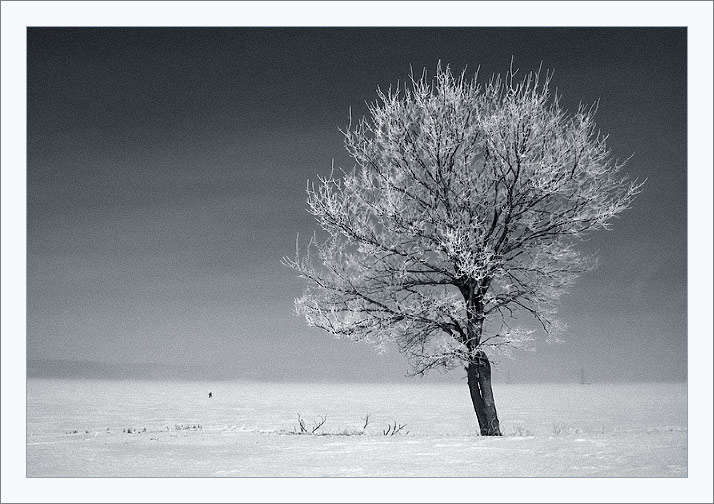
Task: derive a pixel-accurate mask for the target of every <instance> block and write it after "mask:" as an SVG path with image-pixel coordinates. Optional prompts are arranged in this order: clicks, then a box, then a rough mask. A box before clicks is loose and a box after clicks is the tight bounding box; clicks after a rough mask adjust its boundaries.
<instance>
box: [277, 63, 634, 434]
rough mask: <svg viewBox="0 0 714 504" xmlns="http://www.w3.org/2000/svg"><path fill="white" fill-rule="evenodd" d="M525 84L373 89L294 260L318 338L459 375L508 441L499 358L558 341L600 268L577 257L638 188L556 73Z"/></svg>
mask: <svg viewBox="0 0 714 504" xmlns="http://www.w3.org/2000/svg"><path fill="white" fill-rule="evenodd" d="M516 73H517V72H514V71H512V70H511V71H509V72H508V73H507V74H506V76H505V78H501V77H500V76H495V77H493V78H491V80H490V81H488V82H487V83H485V84H484V85H481V84H479V82H478V74H476V75H475V76H474V77H473V79H467V78H465V73H463V72H462V73H461V74H460V75H459V74H457V75H454V74H452V72H451V71H450V69H449V67H448V66H447V67H446V68H442V67H441V65H439V66H438V67H437V71H436V74H435V76H434V77H433V78H431V79H429V78H427V76H426V72H424V73H422V75H421V77H420V78H418V79H416V78H415V77H414V76H413V75H412V76H411V77H410V78H409V79H408V80H407V82H406V83H405V84H404V85H403V86H400V85H397V87H396V88H394V89H392V88H390V89H389V91H388V92H386V93H385V92H382V91H380V90H378V92H377V94H378V100H377V101H375V102H374V103H372V104H369V105H368V115H367V117H365V118H362V119H361V120H360V121H359V122H357V123H356V124H353V123H352V120H351V119H350V125H349V127H348V128H346V129H345V131H343V132H342V133H343V135H344V139H345V146H346V148H347V151H348V152H349V155H350V156H351V157H352V158H353V159H354V162H355V166H354V168H352V169H351V170H350V171H343V172H341V173H340V174H339V175H336V174H335V172H334V170H333V171H332V173H331V174H330V175H329V176H327V177H320V178H319V183H317V184H309V185H308V190H307V193H308V206H309V212H310V213H311V214H312V215H314V216H315V218H316V220H317V222H318V223H319V227H320V229H321V230H320V231H319V232H316V233H315V235H314V236H313V237H312V239H311V240H310V242H309V244H308V245H307V249H306V250H305V251H304V252H301V251H300V250H298V251H297V252H296V257H295V258H294V259H289V258H286V259H284V262H285V263H286V264H287V265H288V266H290V267H292V268H294V269H295V270H297V271H298V272H299V274H300V276H302V277H303V278H305V279H307V289H306V291H305V293H304V295H303V296H302V297H300V298H299V299H297V300H296V310H297V312H298V313H299V314H302V315H304V316H305V318H306V320H307V323H308V325H310V326H315V327H319V328H321V329H324V330H325V331H327V332H328V333H330V334H332V335H334V336H336V337H339V338H347V339H350V340H354V341H364V342H368V343H372V344H374V345H376V346H377V347H379V348H384V347H385V345H387V344H388V343H390V342H393V343H395V344H396V345H397V347H398V348H399V350H400V351H401V352H402V353H404V354H405V355H407V356H408V357H409V358H410V362H411V365H412V367H413V372H414V373H415V374H424V373H426V372H427V371H429V370H431V369H435V368H442V369H453V368H456V367H464V368H465V369H466V373H467V378H468V385H469V389H470V394H471V399H472V402H473V406H474V409H475V412H476V416H477V418H478V423H479V427H480V431H481V434H482V435H500V434H501V432H500V427H499V420H498V415H497V412H496V407H495V403H494V398H493V393H492V387H491V364H490V361H489V354H491V358H492V357H493V355H492V354H493V353H494V352H496V353H506V354H508V353H510V352H511V350H512V349H514V348H519V347H523V346H526V345H529V344H530V342H531V340H532V339H533V338H534V337H535V335H536V334H538V333H539V331H538V330H540V333H542V334H543V335H544V336H545V337H546V339H557V335H558V333H559V332H560V331H561V330H562V329H563V325H562V324H561V323H559V321H558V320H557V319H556V318H555V315H556V309H557V302H558V299H559V298H560V296H561V295H562V294H563V293H565V292H566V291H567V289H568V288H569V287H570V286H571V285H572V284H573V282H574V281H575V280H576V278H577V277H578V276H579V275H580V274H581V273H583V272H585V271H587V270H588V269H590V268H592V267H593V266H594V260H593V258H592V257H589V256H586V255H584V254H583V253H581V252H579V251H578V250H577V248H576V245H577V244H578V242H579V241H581V240H582V239H583V238H584V237H585V236H586V235H588V234H589V233H591V232H593V231H597V230H600V229H609V228H610V225H611V222H612V220H613V218H614V217H616V216H617V215H618V214H620V212H622V211H623V210H625V209H627V208H628V207H629V206H630V204H631V202H632V200H633V198H634V197H635V196H636V195H637V193H638V192H639V190H640V188H641V184H640V183H638V182H637V181H636V180H635V181H633V180H630V179H629V178H628V177H627V176H625V175H622V174H621V170H622V167H623V164H624V163H620V162H619V161H617V160H616V159H614V158H613V157H612V155H611V152H610V150H609V149H608V147H607V145H606V138H605V137H603V136H601V135H600V133H599V132H598V130H597V129H596V126H595V122H594V114H595V107H594V106H589V107H588V106H580V107H579V108H578V110H577V111H575V112H574V113H572V114H568V113H567V112H566V111H565V110H564V109H563V108H561V106H560V104H559V100H558V96H554V95H552V94H551V92H550V86H549V84H550V81H551V77H552V74H549V73H546V74H545V76H544V77H542V76H541V72H540V71H537V72H532V73H529V74H527V75H525V76H524V77H523V78H522V79H520V80H516V79H515V74H516Z"/></svg>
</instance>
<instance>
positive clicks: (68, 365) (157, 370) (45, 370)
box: [27, 360, 256, 380]
mask: <svg viewBox="0 0 714 504" xmlns="http://www.w3.org/2000/svg"><path fill="white" fill-rule="evenodd" d="M27 377H28V378H83V379H107V380H167V379H168V380H235V379H241V378H244V379H256V377H254V376H241V375H240V374H239V373H231V372H230V370H224V369H221V368H211V367H208V366H185V365H170V364H154V363H134V364H117V363H105V362H91V361H68V360H28V361H27Z"/></svg>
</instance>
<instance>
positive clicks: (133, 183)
mask: <svg viewBox="0 0 714 504" xmlns="http://www.w3.org/2000/svg"><path fill="white" fill-rule="evenodd" d="M511 57H513V58H514V66H515V67H519V68H521V70H522V71H527V70H531V69H537V68H538V66H539V65H540V64H541V62H542V64H543V67H544V68H548V69H553V70H555V76H554V80H553V83H554V85H555V86H556V87H557V88H558V92H559V93H560V94H561V95H562V97H563V100H562V103H563V104H564V105H565V107H567V108H568V109H570V110H574V109H575V108H576V107H577V105H578V103H579V102H580V101H582V102H584V103H591V102H593V101H595V100H597V99H600V107H599V112H598V115H597V120H598V125H599V127H600V128H601V130H602V132H603V133H606V134H609V135H610V138H609V145H610V146H611V148H612V151H613V152H614V154H615V155H616V156H618V157H621V158H626V157H628V156H630V155H632V154H634V156H633V158H632V160H631V161H630V162H629V163H628V168H627V169H626V171H627V172H628V173H629V174H631V175H632V176H633V177H639V178H641V179H643V178H647V179H648V182H647V184H646V186H645V188H644V192H643V193H642V194H641V195H640V197H639V198H638V199H637V200H636V201H635V204H634V207H633V209H631V210H630V211H628V212H625V213H624V214H623V215H622V216H621V218H620V219H619V220H618V221H616V223H615V229H614V230H613V231H610V232H607V233H600V234H597V235H593V236H592V238H591V240H590V241H589V242H588V243H586V244H584V247H585V248H586V250H589V251H599V257H600V267H599V269H597V270H596V271H595V272H593V273H589V274H587V275H586V276H584V277H583V278H581V279H580V281H579V282H578V283H577V284H576V286H575V287H574V288H573V289H572V291H571V293H570V294H569V295H568V296H566V297H564V298H563V301H562V304H561V305H562V309H561V318H562V319H563V320H564V321H566V322H567V323H568V326H569V329H568V330H567V332H566V333H565V335H564V339H565V340H566V341H565V343H563V344H560V345H557V346H552V345H545V344H542V345H538V347H537V350H536V351H535V352H528V353H522V354H517V355H516V358H515V359H514V360H512V361H511V360H502V361H501V363H500V364H499V365H498V366H497V368H496V371H495V380H496V381H498V380H505V379H506V377H508V378H510V379H513V380H514V381H530V380H562V381H573V380H577V378H578V376H579V373H580V369H581V367H584V368H585V369H586V370H587V372H588V375H589V377H590V379H592V380H597V381H611V380H618V381H619V380H684V379H686V369H687V362H686V349H687V332H686V329H687V319H686V306H687V285H686V251H687V234H686V225H687V215H686V208H687V193H686V179H687V159H686V140H687V117H686V84H687V82H686V75H687V47H686V30H685V29H662V28H660V29H643V28H625V29H585V28H577V29H551V28H539V29H505V28H494V29H487V28H435V29H426V28H415V29H394V28H375V29H359V28H337V29H311V28H291V29H278V28H245V29H199V28H177V29H155V28H148V29H146V28H144V29H142V28H135V29H127V28H122V29H118V28H113V29H88V28H79V29H68V28H30V29H28V75H27V76H28V95H27V96H28V107H27V118H28V149H27V155H28V164H27V182H28V186H27V190H28V194H27V211H28V228H27V240H28V243H27V246H28V247H27V296H28V299H27V354H28V358H29V359H64V360H90V361H99V362H107V363H120V364H123V363H137V362H141V363H147V362H148V363H164V364H181V365H184V364H186V365H190V364H198V365H201V366H207V367H211V368H214V369H221V370H222V371H223V372H224V373H225V372H227V373H230V374H231V375H235V376H236V377H241V376H262V377H264V378H271V377H275V378H280V379H314V378H324V379H349V380H360V379H362V380H391V379H400V378H401V377H402V376H403V375H404V374H405V372H406V371H407V364H406V359H404V358H403V357H402V356H400V355H398V353H397V352H396V350H395V349H392V351H390V352H389V353H387V354H385V355H378V354H376V353H375V352H374V350H373V349H371V348H370V347H366V346H364V345H360V344H355V343H351V342H347V341H337V340H334V339H332V338H331V337H329V336H328V335H326V334H324V333H322V332H320V331H319V330H317V329H310V328H307V327H306V325H305V323H304V320H303V319H300V318H297V317H295V316H294V315H293V314H292V310H293V299H294V298H295V297H297V296H299V295H300V294H301V293H302V291H303V289H304V284H303V282H302V281H301V280H300V279H298V278H296V276H295V273H294V272H293V271H292V270H290V269H288V268H286V267H284V266H282V265H281V264H280V259H281V257H283V256H285V255H293V254H294V250H295V238H296V234H297V233H300V234H301V236H306V235H308V234H310V233H311V231H312V229H313V228H314V227H315V226H314V224H313V222H314V221H313V220H312V218H311V217H310V215H308V214H307V212H306V211H305V209H306V203H305V185H306V181H307V180H308V179H315V177H316V176H317V175H318V174H326V173H329V170H330V165H331V161H332V159H334V160H335V165H336V166H344V167H351V166H352V164H351V163H350V161H349V159H348V158H347V156H346V154H345V151H344V148H343V146H342V137H341V135H340V133H339V131H338V130H337V128H338V127H344V126H345V125H346V124H347V121H348V113H349V109H350V107H352V113H353V115H354V116H362V115H363V114H364V113H365V106H364V102H365V101H372V100H373V99H374V98H375V97H376V92H375V91H376V88H377V86H382V87H388V85H389V84H390V83H396V81H397V80H403V79H404V78H405V77H407V75H408V73H409V68H410V65H412V66H413V68H414V69H415V70H417V71H418V70H420V69H421V68H423V67H427V68H428V69H429V70H431V71H433V69H434V68H435V66H436V63H437V61H438V60H442V62H444V63H449V64H450V65H451V66H452V68H454V69H455V70H461V69H462V68H464V67H468V69H470V70H471V71H475V69H476V68H477V67H478V66H480V76H481V79H486V78H488V77H489V76H490V75H491V74H493V73H498V72H501V73H502V72H505V71H506V70H507V69H508V66H509V63H510V61H511ZM463 374H464V373H462V372H461V371H459V370H455V371H452V372H451V376H450V378H449V379H461V378H462V375H463Z"/></svg>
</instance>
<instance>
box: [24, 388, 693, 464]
mask: <svg viewBox="0 0 714 504" xmlns="http://www.w3.org/2000/svg"><path fill="white" fill-rule="evenodd" d="M27 387H28V396H27V476H28V477H114V476H118V477H127V476H131V477H144V476H149V477H212V476H219V477H220V476H227V477H261V476H262V477H323V476H328V477H349V476H360V477H363V476H371V477H434V476H442V477H516V476H539V477H588V476H595V477H601V476H611V477H643V476H644V477H686V476H687V387H686V384H681V383H678V384H676V383H675V384H665V383H646V384H593V385H555V384H527V385H525V384H523V385H521V384H513V385H503V384H495V385H494V394H495V397H496V406H497V409H498V413H499V417H500V420H501V428H502V431H503V433H504V436H503V437H500V438H489V437H481V436H479V435H478V428H477V423H476V416H475V414H474V412H473V408H472V406H471V403H470V398H469V395H468V387H467V385H466V384H465V383H463V384H459V383H438V384H437V383H428V382H419V381H418V380H415V381H414V382H413V383H410V384H374V383H369V384H353V383H330V384H325V383H258V382H169V381H109V380H106V381H100V380H96V381H87V380H47V379H30V380H28V385H27ZM209 392H212V393H213V397H212V398H210V399H209V397H208V393H209ZM298 413H299V414H300V415H301V416H302V418H303V419H304V420H305V425H306V427H308V428H311V427H312V426H313V425H314V421H315V420H318V418H319V417H320V416H325V415H327V420H326V422H325V424H324V425H323V426H322V427H321V428H320V429H318V430H317V431H316V434H320V435H295V434H294V433H293V431H294V430H298V431H299V427H298V421H297V414H298ZM366 414H370V415H371V416H370V424H369V425H368V426H367V428H366V429H363V425H364V421H363V420H362V418H363V417H364V416H365V415H366ZM395 422H397V424H406V426H405V427H404V428H403V429H402V430H401V431H400V432H399V433H398V434H397V435H394V436H391V435H388V436H385V435H384V434H383V431H384V430H385V429H386V428H387V425H388V424H391V425H393V424H394V423H395ZM129 430H131V432H129Z"/></svg>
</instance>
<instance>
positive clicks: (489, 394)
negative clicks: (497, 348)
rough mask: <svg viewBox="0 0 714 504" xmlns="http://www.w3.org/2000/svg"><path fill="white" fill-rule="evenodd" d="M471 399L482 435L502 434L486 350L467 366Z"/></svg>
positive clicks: (477, 354)
mask: <svg viewBox="0 0 714 504" xmlns="http://www.w3.org/2000/svg"><path fill="white" fill-rule="evenodd" d="M466 374H467V377H468V383H469V391H470V392H471V401H472V402H473V405H474V410H475V411H476V417H477V418H478V425H479V427H480V428H481V435H482V436H500V435H501V427H500V425H499V423H498V414H497V413H496V404H495V403H494V401H493V391H492V390H491V363H490V362H489V361H488V357H486V354H485V353H484V352H481V351H479V352H477V353H476V358H475V359H474V362H470V363H469V365H468V367H467V368H466Z"/></svg>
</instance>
